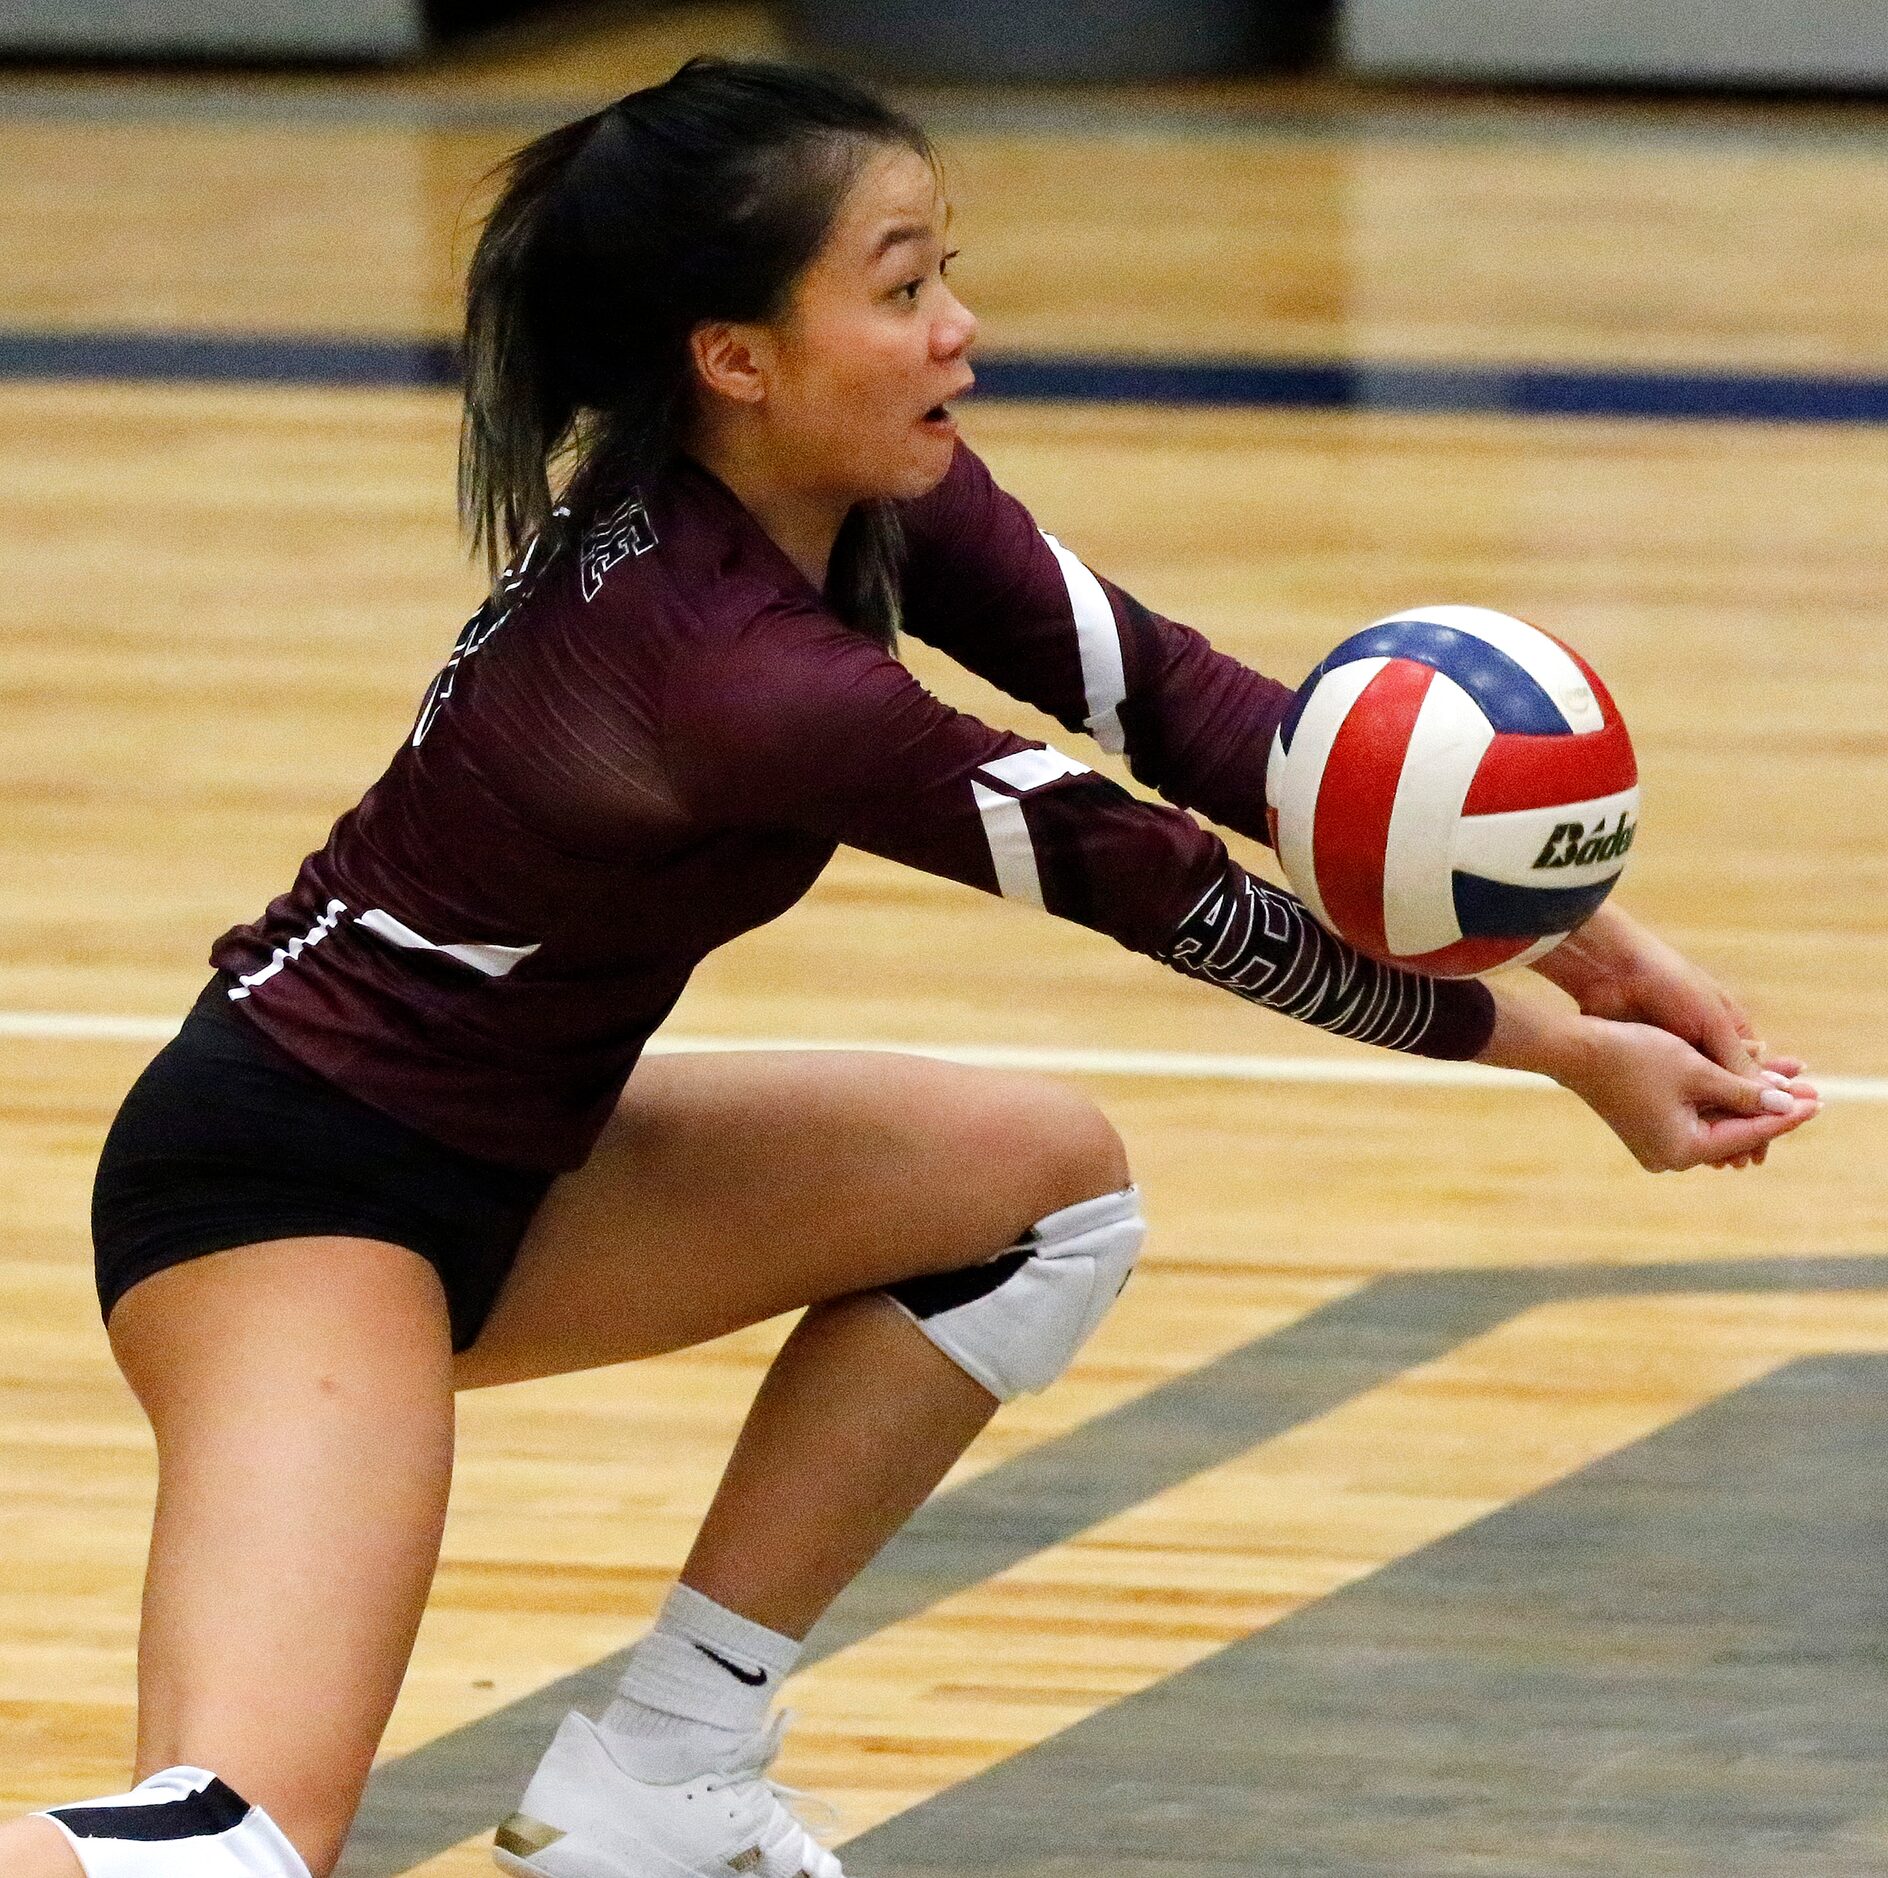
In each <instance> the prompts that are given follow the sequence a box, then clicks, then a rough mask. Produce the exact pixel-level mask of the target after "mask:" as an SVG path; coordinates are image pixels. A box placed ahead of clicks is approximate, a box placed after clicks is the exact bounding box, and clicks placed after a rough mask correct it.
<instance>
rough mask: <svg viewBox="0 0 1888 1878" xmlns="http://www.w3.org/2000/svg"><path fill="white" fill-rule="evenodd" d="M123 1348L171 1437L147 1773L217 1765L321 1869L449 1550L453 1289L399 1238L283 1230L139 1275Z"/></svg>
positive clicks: (117, 1333) (361, 1780)
mask: <svg viewBox="0 0 1888 1878" xmlns="http://www.w3.org/2000/svg"><path fill="white" fill-rule="evenodd" d="M111 1340H112V1348H113V1351H114V1353H115V1354H116V1356H117V1358H118V1362H119V1365H120V1367H121V1368H122V1369H123V1371H124V1373H125V1377H126V1380H127V1381H128V1382H129V1383H130V1384H131V1387H132V1389H133V1391H134V1392H135V1394H136V1395H137V1397H138V1400H139V1401H140V1403H142V1405H143V1407H144V1410H145V1413H146V1414H147V1415H148V1416H149V1417H150V1420H151V1427H152V1430H153V1432H154V1433H155V1435H156V1437H157V1456H158V1494H157V1515H156V1520H155V1524H154V1527H153V1530H152V1535H151V1556H150V1564H149V1568H148V1570H147V1573H146V1577H145V1587H144V1614H143V1624H142V1627H141V1630H140V1635H139V1642H138V1767H137V1772H138V1777H139V1778H140V1779H142V1778H144V1777H145V1776H146V1775H148V1774H151V1773H154V1772H156V1771H157V1770H158V1769H160V1768H164V1767H175V1766H180V1765H187V1766H195V1767H207V1768H210V1769H211V1770H213V1771H214V1772H216V1773H218V1774H220V1775H222V1777H223V1778H224V1779H225V1780H226V1781H227V1782H228V1783H229V1784H230V1785H231V1786H233V1787H234V1788H235V1789H236V1790H237V1792H239V1793H241V1794H242V1795H243V1796H244V1797H245V1798H247V1799H249V1800H252V1801H254V1802H256V1803H257V1804H258V1805H260V1806H262V1807H263V1808H265V1809H266V1810H267V1811H268V1813H269V1814H270V1815H271V1816H272V1817H273V1818H274V1819H275V1821H276V1823H277V1824H278V1825H279V1826H280V1827H281V1828H282V1829H283V1831H285V1832H286V1833H287V1834H288V1835H289V1837H290V1838H291V1839H292V1840H293V1841H294V1842H295V1844H296V1847H297V1849H298V1850H299V1851H300V1852H301V1854H302V1856H303V1858H304V1859H305V1860H306V1862H307V1863H308V1865H309V1867H310V1869H311V1870H312V1871H313V1872H315V1873H316V1874H317V1878H319V1874H321V1873H322V1872H324V1871H326V1870H327V1869H328V1867H329V1865H330V1864H331V1863H332V1861H333V1859H334V1857H335V1855H336V1853H337V1852H338V1851H339V1849H340V1845H341V1840H342V1837H343V1835H344V1834H345V1832H346V1830H347V1826H348V1822H349V1820H350V1819H351V1818H352V1817H353V1813H354V1808H355V1806H356V1804H357V1803H358V1801H359V1798H360V1793H361V1790H362V1787H363V1786H364V1784H365V1782H366V1779H367V1772H368V1768H369V1767H370V1765H371V1764H372V1761H373V1756H374V1750H375V1747H376V1746H377V1744H378V1743H379V1740H380V1733H381V1730H382V1728H383V1727H384V1726H385V1725H386V1720H387V1716H388V1714H389V1712H390V1711H391V1709H392V1707H393V1701H394V1697H395V1695H396V1694H397V1693H398V1691H399V1687H400V1679H401V1676H402V1674H403V1673H404V1671H405V1668H406V1661H407V1653H408V1651H409V1650H410V1649H411V1647H412V1642H413V1635H414V1631H415V1629H416V1627H417V1625H418V1622H419V1616H420V1610H421V1607H422V1606H423V1604H424V1603H425V1599H426V1592H427V1587H428V1585H429V1584H430V1582H431V1579H432V1573H433V1565H434V1561H435V1559H436V1557H437V1555H438V1548H439V1536H440V1531H441V1527H442V1524H443V1521H444V1518H445V1510H446V1490H447V1485H448V1481H449V1479H450V1475H451V1470H452V1439H453V1408H452V1393H451V1372H450V1368H449V1359H450V1351H449V1348H448V1344H449V1338H448V1333H447V1326H446V1308H445V1298H444V1296H443V1294H442V1293H441V1291H440V1288H439V1281H438V1279H437V1278H436V1277H435V1276H434V1274H433V1271H432V1268H431V1267H430V1266H428V1265H427V1264H426V1263H425V1262H424V1261H423V1260H422V1259H420V1258H419V1257H418V1256H417V1255H415V1254H414V1253H411V1252H408V1251H405V1250H403V1249H401V1248H400V1247H397V1246H392V1245H383V1244H379V1243H376V1242H374V1241H371V1240H362V1239H342V1238H333V1239H285V1240H277V1241H274V1242H271V1243H269V1244H264V1245H255V1246H245V1247H243V1248H241V1249H239V1250H236V1251H232V1252H218V1253H214V1254H212V1255H211V1256H209V1257H207V1258H200V1259H193V1260H191V1261H190V1262H189V1263H187V1264H183V1265H177V1266H173V1267H171V1268H170V1269H169V1270H166V1271H161V1272H158V1273H157V1274H156V1275H155V1276H154V1277H150V1278H147V1279H145V1280H144V1281H143V1282H142V1283H141V1284H139V1285H137V1286H135V1287H134V1288H133V1289H132V1290H131V1291H129V1292H127V1293H126V1294H125V1296H124V1298H123V1299H121V1300H120V1302H119V1304H118V1306H117V1308H116V1309H115V1310H114V1311H113V1312H112V1317H111Z"/></svg>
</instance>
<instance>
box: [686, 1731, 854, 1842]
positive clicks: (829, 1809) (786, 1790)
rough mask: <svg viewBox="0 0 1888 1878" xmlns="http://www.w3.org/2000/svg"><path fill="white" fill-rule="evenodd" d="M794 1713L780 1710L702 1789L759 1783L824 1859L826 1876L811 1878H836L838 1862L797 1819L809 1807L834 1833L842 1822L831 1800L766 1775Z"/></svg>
mask: <svg viewBox="0 0 1888 1878" xmlns="http://www.w3.org/2000/svg"><path fill="white" fill-rule="evenodd" d="M793 1713H794V1712H793V1710H792V1709H790V1708H783V1709H781V1710H779V1711H778V1713H776V1714H775V1715H774V1716H773V1717H772V1718H771V1719H770V1720H769V1721H768V1723H767V1726H766V1727H765V1728H763V1729H762V1730H761V1732H760V1733H759V1734H758V1735H756V1736H755V1737H754V1739H753V1741H752V1742H751V1743H750V1744H749V1746H748V1748H747V1750H746V1752H744V1753H743V1754H742V1755H741V1757H740V1758H739V1759H738V1760H733V1761H730V1762H729V1763H728V1764H727V1765H726V1766H724V1767H718V1768H716V1769H715V1770H714V1771H713V1772H712V1773H710V1774H708V1775H707V1776H706V1777H705V1779H704V1780H703V1783H702V1784H703V1785H704V1786H706V1787H707V1788H709V1789H710V1791H712V1790H714V1789H715V1788H718V1787H732V1786H738V1785H742V1784H744V1783H745V1782H747V1781H750V1780H753V1781H758V1782H759V1784H760V1785H761V1786H763V1787H765V1788H766V1789H767V1791H768V1792H769V1793H771V1794H772V1795H773V1796H774V1798H775V1799H776V1800H777V1801H778V1802H779V1803H780V1804H781V1806H783V1807H784V1808H785V1809H786V1811H787V1812H788V1813H789V1814H790V1815H791V1816H792V1818H793V1821H794V1823H795V1824H796V1825H797V1826H799V1828H800V1829H801V1831H802V1832H804V1833H805V1834H806V1837H807V1840H808V1842H809V1845H810V1848H811V1850H812V1851H814V1852H817V1853H820V1854H822V1855H823V1857H822V1859H821V1861H820V1862H821V1863H825V1864H828V1865H829V1866H830V1870H829V1871H828V1872H826V1873H821V1872H818V1871H814V1872H812V1873H811V1874H810V1878H836V1875H837V1874H838V1873H839V1861H838V1860H837V1859H836V1858H834V1857H833V1855H832V1854H831V1853H830V1852H828V1851H827V1850H826V1848H825V1847H824V1846H823V1845H821V1844H820V1843H819V1841H818V1839H816V1838H815V1837H814V1835H813V1834H812V1833H811V1832H810V1831H808V1829H807V1825H806V1821H805V1820H803V1819H802V1818H801V1817H800V1809H801V1808H802V1807H811V1808H812V1809H814V1811H815V1812H816V1813H818V1814H819V1815H821V1818H820V1824H821V1825H822V1826H823V1827H824V1828H825V1829H826V1830H827V1831H828V1832H833V1831H837V1830H838V1828H839V1826H840V1824H841V1823H842V1821H841V1815H840V1812H839V1809H838V1808H837V1807H836V1806H834V1805H833V1804H832V1802H831V1801H830V1800H826V1799H822V1798H821V1797H820V1796H819V1795H818V1794H813V1793H808V1792H807V1791H806V1790H805V1789H804V1788H802V1787H790V1786H788V1785H787V1783H786V1782H785V1781H784V1780H775V1779H774V1778H773V1777H772V1776H771V1775H770V1774H769V1773H768V1772H767V1770H768V1768H770V1767H771V1766H772V1765H773V1764H774V1761H775V1760H776V1759H777V1758H778V1756H779V1753H780V1744H781V1741H782V1739H783V1738H784V1736H785V1735H786V1732H787V1729H788V1727H789V1726H790V1725H791V1723H792V1721H793Z"/></svg>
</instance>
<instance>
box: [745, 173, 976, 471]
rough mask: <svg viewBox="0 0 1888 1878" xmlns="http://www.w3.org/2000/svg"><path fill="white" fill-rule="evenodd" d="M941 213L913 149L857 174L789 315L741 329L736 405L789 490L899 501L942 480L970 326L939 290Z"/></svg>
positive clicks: (965, 371)
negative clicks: (774, 458)
mask: <svg viewBox="0 0 1888 1878" xmlns="http://www.w3.org/2000/svg"><path fill="white" fill-rule="evenodd" d="M948 219H949V208H948V205H947V204H946V203H945V201H944V199H943V197H942V195H941V193H940V192H939V189H938V186H937V178H936V176H935V174H934V173H933V172H932V169H931V166H930V165H929V164H928V163H926V162H925V160H924V159H923V158H922V157H920V156H918V155H917V154H916V153H915V152H913V151H910V150H903V149H896V150H881V151H877V152H875V153H874V154H873V155H872V156H871V157H870V158H869V159H868V160H867V161H866V162H865V163H864V165H862V167H861V169H860V171H859V174H858V175H857V177H856V178H855V179H854V181H853V183H852V186H851V188H850V189H849V190H848V191H847V193H846V195H845V198H844V199H843V201H842V202H841V204H840V208H839V213H838V215H837V216H836V217H835V219H834V222H833V226H832V229H831V230H830V232H829V233H828V235H827V238H826V242H825V245H824V246H823V247H822V248H821V249H820V251H819V253H818V254H817V255H816V256H815V257H814V260H813V262H812V265H811V266H810V267H809V268H808V269H807V271H806V273H805V274H804V275H803V276H802V277H801V279H800V282H799V286H798V289H797V291H796V292H795V295H794V298H793V302H792V304H791V305H790V306H789V308H788V309H787V312H786V314H785V315H784V316H783V317H782V318H781V319H779V320H777V321H775V322H773V323H771V324H770V325H767V326H762V327H755V328H748V329H746V330H747V331H748V332H749V333H750V335H751V336H752V342H753V343H752V345H751V353H752V358H753V362H754V367H755V375H756V382H755V385H754V386H753V387H752V388H751V395H750V396H748V398H747V400H746V401H747V402H748V403H749V405H750V408H751V410H752V413H753V414H754V415H755V416H756V417H758V418H759V419H760V421H761V423H762V424H763V426H764V427H765V431H766V434H767V436H768V438H769V440H770V442H771V443H772V444H773V446H774V447H775V448H776V449H777V451H778V453H779V455H778V460H779V461H780V462H781V463H782V464H783V466H787V465H790V466H791V474H792V476H793V479H794V480H795V481H796V482H797V483H799V484H801V486H803V487H808V488H816V489H817V490H819V491H820V492H821V493H822V494H826V495H830V496H832V497H833V498H834V499H836V500H838V501H842V502H845V503H848V504H849V503H851V502H856V501H860V500H863V499H866V498H870V497H890V498H909V497H912V496H920V495H923V494H924V493H925V491H926V490H928V489H930V488H932V487H934V486H935V485H936V484H937V483H938V482H939V481H940V480H941V479H942V477H943V475H944V473H945V471H946V470H947V469H949V467H950V463H951V456H952V453H953V451H954V449H955V447H956V439H957V426H956V423H955V421H954V420H953V419H952V417H951V416H950V414H949V413H948V411H946V410H945V408H944V407H945V405H946V404H947V403H948V402H949V400H951V399H953V398H957V397H961V396H962V395H963V393H964V392H966V391H967V390H969V388H970V385H971V383H972V377H971V371H970V366H969V364H968V359H967V355H968V352H969V348H970V345H971V342H972V340H973V339H974V338H975V337H976V332H977V322H976V321H975V319H973V318H972V317H971V315H970V313H969V311H968V310H967V309H966V308H965V306H964V305H963V303H962V302H961V301H960V300H959V299H958V298H957V296H956V295H955V294H954V293H953V292H952V291H951V289H950V287H949V285H948V284H947V283H946V281H945V278H944V275H945V268H946V265H947V263H948V261H949V259H950V255H949V252H948V250H947V249H946V246H945V227H946V223H947V221H948Z"/></svg>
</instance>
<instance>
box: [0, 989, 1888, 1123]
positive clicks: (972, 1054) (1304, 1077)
mask: <svg viewBox="0 0 1888 1878" xmlns="http://www.w3.org/2000/svg"><path fill="white" fill-rule="evenodd" d="M178 1021H179V1020H175V1019H172V1018H167V1017H136V1016H130V1015H122V1016H112V1015H104V1014H98V1013H91V1012H84V1011H0V1039H18V1040H21V1041H26V1042H39V1043H46V1042H58V1043H165V1042H168V1041H169V1040H170V1039H171V1038H172V1037H174V1036H175V1035H176V1034H177V1024H178ZM732 1050H890V1051H895V1052H897V1053H899V1054H901V1055H910V1056H934V1057H938V1058H940V1059H942V1060H943V1061H945V1062H949V1063H964V1064H968V1065H970V1066H971V1067H972V1068H976V1069H1020V1070H1034V1071H1038V1072H1041V1073H1043V1074H1047V1075H1066V1076H1157V1077H1164V1078H1168V1079H1170V1080H1175V1081H1182V1082H1269V1083H1312V1084H1323V1085H1327V1086H1328V1085H1342V1084H1375V1085H1382V1084H1392V1085H1396V1084H1400V1085H1402V1086H1404V1087H1427V1088H1445V1089H1446V1088H1469V1089H1475V1088H1502V1087H1508V1088H1514V1089H1537V1090H1545V1089H1549V1088H1551V1087H1552V1084H1551V1083H1550V1082H1549V1081H1548V1079H1547V1078H1546V1077H1544V1076H1536V1075H1532V1074H1530V1073H1528V1072H1525V1071H1520V1070H1507V1069H1490V1068H1488V1067H1486V1066H1485V1065H1483V1064H1480V1063H1445V1062H1437V1061H1434V1060H1432V1059H1430V1058H1427V1057H1386V1058H1382V1059H1378V1058H1376V1057H1357V1058H1351V1057H1323V1056H1290V1055H1284V1056H1272V1055H1238V1054H1233V1053H1230V1052H1229V1053H1227V1054H1225V1055H1221V1054H1219V1053H1218V1052H1208V1051H1184V1050H1171V1051H1169V1050H1073V1049H1067V1050H1065V1049H1042V1048H1015V1047H1011V1046H1009V1045H1004V1044H974V1043H973V1044H964V1043H927V1042H922V1041H914V1042H908V1041H905V1040H904V1039H887V1038H881V1037H854V1038H832V1037H690V1036H680V1035H678V1036H673V1037H665V1036H662V1035H657V1036H656V1037H655V1038H654V1039H653V1040H652V1041H651V1042H650V1044H649V1046H648V1054H650V1055H652V1056H666V1055H682V1054H692V1053H697V1052H704V1051H715V1052H719V1051H732ZM1809 1074H1810V1076H1811V1078H1812V1080H1813V1081H1814V1082H1815V1084H1816V1087H1817V1088H1818V1089H1819V1090H1821V1092H1822V1093H1823V1095H1824V1096H1826V1097H1829V1098H1831V1099H1832V1100H1835V1101H1840V1102H1888V1076H1818V1075H1816V1073H1815V1071H1814V1070H1811V1071H1810V1072H1809Z"/></svg>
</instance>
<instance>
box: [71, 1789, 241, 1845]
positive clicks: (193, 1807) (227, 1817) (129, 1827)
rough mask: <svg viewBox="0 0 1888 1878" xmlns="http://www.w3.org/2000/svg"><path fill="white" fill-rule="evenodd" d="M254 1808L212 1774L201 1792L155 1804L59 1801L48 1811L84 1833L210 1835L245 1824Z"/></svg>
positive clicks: (124, 1836)
mask: <svg viewBox="0 0 1888 1878" xmlns="http://www.w3.org/2000/svg"><path fill="white" fill-rule="evenodd" d="M250 1810H251V1809H250V1805H249V1802H248V1801H247V1800H245V1799H244V1798H243V1796H242V1795H241V1794H240V1793H238V1792H236V1791H235V1789H234V1788H232V1787H227V1786H225V1785H224V1784H223V1782H222V1781H220V1780H218V1779H216V1778H214V1777H212V1778H211V1781H210V1784H209V1785H208V1786H207V1787H204V1788H202V1789H201V1790H199V1791H198V1792H196V1793H186V1794H184V1795H183V1797H182V1798H181V1799H176V1800H165V1801H161V1802H160V1803H159V1804H157V1805H155V1806H53V1807H48V1808H47V1816H48V1817H49V1818H51V1819H56V1820H58V1822H59V1823H60V1825H62V1826H64V1827H65V1829H66V1830H67V1831H68V1832H69V1833H71V1834H72V1835H73V1836H74V1837H75V1838H79V1839H150V1840H158V1839H208V1838H213V1837H214V1836H215V1835H216V1834H217V1833H219V1832H228V1831H229V1830H230V1829H231V1827H233V1826H240V1825H241V1824H242V1823H243V1821H244V1820H245V1819H247V1818H248V1817H249V1814H250Z"/></svg>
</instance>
